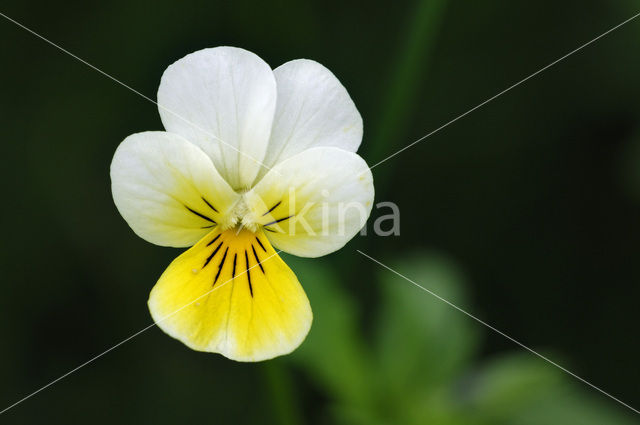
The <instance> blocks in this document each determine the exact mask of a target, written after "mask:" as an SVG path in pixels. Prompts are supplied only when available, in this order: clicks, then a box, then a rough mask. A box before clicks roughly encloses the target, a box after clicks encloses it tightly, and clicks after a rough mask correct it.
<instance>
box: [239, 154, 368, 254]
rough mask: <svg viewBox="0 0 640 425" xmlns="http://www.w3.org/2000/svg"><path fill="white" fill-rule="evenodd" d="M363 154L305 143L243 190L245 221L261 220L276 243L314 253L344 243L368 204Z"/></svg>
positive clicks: (296, 251) (364, 217) (290, 249)
mask: <svg viewBox="0 0 640 425" xmlns="http://www.w3.org/2000/svg"><path fill="white" fill-rule="evenodd" d="M373 194H374V192H373V177H372V175H371V171H370V170H369V168H368V167H367V164H366V163H365V162H364V160H363V159H362V158H361V157H360V156H358V155H357V154H355V153H353V152H347V151H345V150H342V149H338V148H334V147H318V148H311V149H307V150H306V151H304V152H301V153H299V154H297V155H294V156H292V157H291V158H289V159H286V160H284V161H283V162H281V163H279V164H278V165H276V166H275V167H274V168H273V169H272V170H271V171H269V172H268V173H267V175H265V176H264V178H263V179H262V180H260V182H259V183H258V184H257V185H256V186H255V187H254V188H253V189H252V190H251V191H249V192H247V193H246V194H245V200H246V203H247V206H248V209H249V211H250V212H249V214H248V217H247V221H248V222H251V223H255V224H258V225H262V226H263V228H264V230H265V235H266V236H267V237H268V238H269V240H270V241H271V243H273V245H274V246H276V247H277V248H279V249H281V250H283V251H286V252H289V253H291V254H295V255H299V256H303V257H319V256H321V255H325V254H328V253H330V252H333V251H335V250H337V249H340V248H341V247H342V246H344V245H345V244H346V243H347V242H348V241H349V240H350V239H351V238H352V237H353V236H355V234H356V233H357V232H358V231H359V230H360V229H361V228H362V227H363V226H364V224H365V222H366V221H367V218H368V217H369V214H370V213H371V207H372V205H373Z"/></svg>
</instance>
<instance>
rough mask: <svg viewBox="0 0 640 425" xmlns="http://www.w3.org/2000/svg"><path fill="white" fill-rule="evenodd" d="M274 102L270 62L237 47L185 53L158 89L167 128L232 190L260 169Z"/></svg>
mask: <svg viewBox="0 0 640 425" xmlns="http://www.w3.org/2000/svg"><path fill="white" fill-rule="evenodd" d="M275 106H276V81H275V78H274V76H273V71H272V70H271V68H270V67H269V65H267V63H266V62H264V61H263V60H262V59H260V58H259V57H258V56H257V55H255V54H253V53H251V52H249V51H247V50H243V49H238V48H235V47H215V48H210V49H204V50H200V51H197V52H195V53H191V54H189V55H187V56H185V57H184V58H182V59H180V60H178V61H177V62H175V63H173V64H172V65H170V66H169V67H168V68H167V69H166V70H165V72H164V74H163V75H162V80H161V81H160V88H159V89H158V108H159V111H160V117H161V118H162V123H163V124H164V127H165V128H166V130H167V131H169V132H172V133H177V134H180V135H181V136H183V137H185V138H186V139H187V140H189V141H190V142H192V143H195V144H196V145H198V146H199V147H200V148H201V149H202V150H203V151H204V152H205V153H206V154H207V155H209V157H210V158H211V159H212V160H213V163H214V165H215V166H216V168H217V169H218V171H220V174H221V175H222V177H224V178H225V180H227V182H229V184H230V185H231V186H232V187H233V188H234V189H241V188H248V187H249V186H250V184H251V183H252V182H253V180H254V179H255V177H256V175H257V174H258V172H259V170H260V168H261V167H262V165H261V164H262V163H263V160H264V155H265V152H266V149H267V143H268V141H269V134H270V133H271V124H272V122H273V114H274V111H275Z"/></svg>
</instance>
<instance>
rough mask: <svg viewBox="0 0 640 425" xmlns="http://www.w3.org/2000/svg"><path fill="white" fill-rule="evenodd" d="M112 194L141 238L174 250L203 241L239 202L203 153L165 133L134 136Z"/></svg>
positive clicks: (126, 144)
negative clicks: (172, 247) (212, 228)
mask: <svg viewBox="0 0 640 425" xmlns="http://www.w3.org/2000/svg"><path fill="white" fill-rule="evenodd" d="M111 190H112V193H113V200H114V201H115V204H116V207H117V208H118V211H120V214H122V217H124V219H125V220H126V221H127V223H128V224H129V226H131V228H132V229H133V231H134V232H135V233H136V234H137V235H138V236H140V237H141V238H143V239H145V240H147V241H149V242H151V243H154V244H157V245H164V246H174V247H185V246H191V245H193V244H194V243H195V242H197V241H198V240H200V239H201V238H202V237H203V236H204V235H206V234H207V233H208V232H210V231H211V227H212V226H213V225H214V223H213V222H216V223H220V222H221V221H222V220H224V218H225V216H227V215H228V213H229V211H230V210H231V209H232V208H233V206H234V205H235V203H236V202H237V200H238V199H239V195H238V194H236V193H235V192H234V191H233V189H231V187H230V186H229V185H228V184H227V183H226V182H225V181H224V179H223V178H222V177H221V176H220V174H219V173H218V172H217V171H216V169H215V167H214V166H213V164H212V162H211V160H210V159H209V157H207V155H205V154H204V152H202V150H200V149H199V148H198V147H197V146H195V145H193V144H191V143H189V142H187V141H186V140H184V139H183V138H182V137H181V136H178V135H177V134H172V133H166V132H161V131H154V132H151V131H149V132H145V133H137V134H133V135H131V136H129V137H127V138H126V139H125V140H124V141H123V142H122V143H121V144H120V146H118V149H117V150H116V153H115V155H114V156H113V161H112V162H111ZM214 208H215V210H217V211H215V210H214ZM203 216H204V217H206V218H204V217H203Z"/></svg>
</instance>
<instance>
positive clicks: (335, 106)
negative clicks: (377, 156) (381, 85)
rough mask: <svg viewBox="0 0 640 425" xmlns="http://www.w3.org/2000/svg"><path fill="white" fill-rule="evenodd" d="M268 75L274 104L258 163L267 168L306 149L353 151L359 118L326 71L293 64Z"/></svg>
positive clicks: (309, 63)
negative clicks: (272, 84)
mask: <svg viewBox="0 0 640 425" xmlns="http://www.w3.org/2000/svg"><path fill="white" fill-rule="evenodd" d="M274 74H275V78H276V82H277V87H278V99H277V104H276V113H275V118H274V122H273V129H272V132H271V139H270V141H269V148H268V150H267V155H266V157H265V160H264V163H265V164H266V165H267V166H269V167H272V166H273V165H275V164H277V163H278V162H281V161H283V160H285V159H287V158H289V157H291V156H293V155H295V154H297V153H300V152H302V151H304V150H306V149H309V148H311V147H317V146H334V147H338V148H340V149H343V150H346V151H350V152H355V151H357V150H358V146H360V142H361V140H362V118H361V117H360V113H358V110H357V109H356V106H355V105H354V103H353V101H352V100H351V98H350V97H349V93H347V90H346V89H345V88H344V87H343V86H342V84H340V81H338V79H337V78H336V76H335V75H333V74H332V73H331V71H329V70H328V69H327V68H325V67H324V66H322V65H320V64H319V63H318V62H315V61H312V60H307V59H298V60H294V61H291V62H287V63H285V64H283V65H281V66H279V67H278V68H276V69H275V70H274ZM261 173H262V174H265V173H266V171H265V170H264V169H263V170H262V172H261Z"/></svg>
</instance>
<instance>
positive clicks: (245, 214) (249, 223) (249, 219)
mask: <svg viewBox="0 0 640 425" xmlns="http://www.w3.org/2000/svg"><path fill="white" fill-rule="evenodd" d="M222 227H223V229H230V228H232V227H239V228H245V229H247V230H249V231H251V232H254V233H255V232H257V231H258V227H259V225H258V223H256V222H255V220H254V214H253V213H252V212H251V210H250V209H249V206H248V205H247V201H246V199H245V196H244V194H243V195H242V196H241V197H240V200H239V201H238V202H236V204H235V205H234V206H233V209H232V210H231V212H230V213H229V215H228V216H227V218H226V219H225V220H224V223H222Z"/></svg>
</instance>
